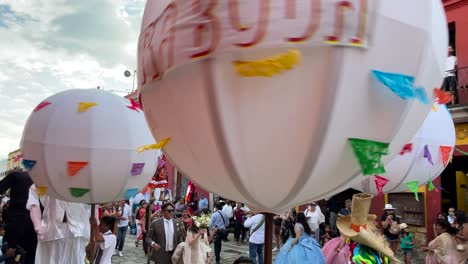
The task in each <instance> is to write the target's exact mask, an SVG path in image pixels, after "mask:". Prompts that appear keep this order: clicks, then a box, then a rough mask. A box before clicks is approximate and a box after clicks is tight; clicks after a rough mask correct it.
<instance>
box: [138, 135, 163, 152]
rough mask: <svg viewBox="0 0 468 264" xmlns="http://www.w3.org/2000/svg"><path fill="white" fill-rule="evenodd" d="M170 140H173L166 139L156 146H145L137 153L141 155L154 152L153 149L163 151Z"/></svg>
mask: <svg viewBox="0 0 468 264" xmlns="http://www.w3.org/2000/svg"><path fill="white" fill-rule="evenodd" d="M170 140H171V138H166V139H163V140H161V141H159V142H158V143H156V144H151V145H144V146H142V147H139V148H137V152H138V153H141V152H143V151H147V150H152V149H162V148H164V146H166V144H167V143H168V142H169V141H170Z"/></svg>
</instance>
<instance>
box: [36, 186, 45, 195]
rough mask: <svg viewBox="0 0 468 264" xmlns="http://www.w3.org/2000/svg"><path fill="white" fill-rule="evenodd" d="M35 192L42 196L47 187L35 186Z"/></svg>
mask: <svg viewBox="0 0 468 264" xmlns="http://www.w3.org/2000/svg"><path fill="white" fill-rule="evenodd" d="M36 190H37V193H38V194H39V196H44V195H45V194H46V193H47V187H44V186H36Z"/></svg>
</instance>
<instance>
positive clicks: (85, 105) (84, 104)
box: [78, 102, 97, 113]
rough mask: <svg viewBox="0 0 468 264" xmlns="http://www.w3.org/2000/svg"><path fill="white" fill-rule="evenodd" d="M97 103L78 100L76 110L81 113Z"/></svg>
mask: <svg viewBox="0 0 468 264" xmlns="http://www.w3.org/2000/svg"><path fill="white" fill-rule="evenodd" d="M96 105H97V104H96V103H95V102H80V103H79V104H78V112H79V113H83V112H86V111H88V109H90V108H91V107H93V106H96Z"/></svg>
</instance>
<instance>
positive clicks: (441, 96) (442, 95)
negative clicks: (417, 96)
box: [434, 88, 452, 104]
mask: <svg viewBox="0 0 468 264" xmlns="http://www.w3.org/2000/svg"><path fill="white" fill-rule="evenodd" d="M434 95H435V97H436V99H435V101H436V102H437V103H438V104H447V103H450V102H452V95H451V94H450V93H446V92H444V91H442V90H440V89H438V88H434Z"/></svg>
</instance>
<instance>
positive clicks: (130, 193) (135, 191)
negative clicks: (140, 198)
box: [124, 188, 138, 200]
mask: <svg viewBox="0 0 468 264" xmlns="http://www.w3.org/2000/svg"><path fill="white" fill-rule="evenodd" d="M137 194H138V189H137V188H133V189H127V191H126V192H125V194H124V198H125V200H130V198H132V197H134V196H135V195H137Z"/></svg>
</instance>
